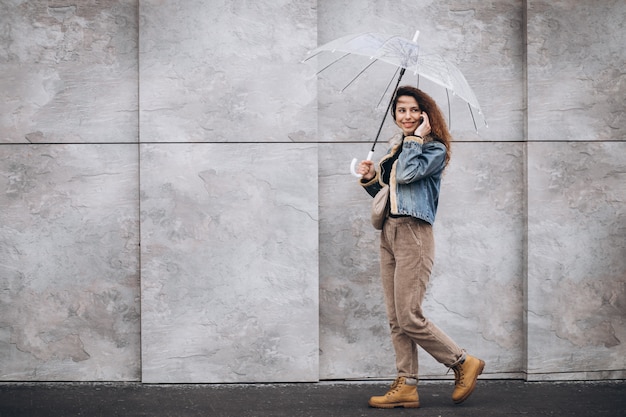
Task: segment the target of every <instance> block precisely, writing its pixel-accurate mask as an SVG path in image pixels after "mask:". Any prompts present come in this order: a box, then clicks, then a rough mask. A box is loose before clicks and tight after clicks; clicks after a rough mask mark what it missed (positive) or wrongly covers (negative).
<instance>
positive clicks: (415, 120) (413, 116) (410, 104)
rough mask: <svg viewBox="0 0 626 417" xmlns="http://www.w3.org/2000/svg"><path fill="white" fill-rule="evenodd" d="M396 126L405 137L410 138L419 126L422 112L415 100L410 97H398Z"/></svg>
mask: <svg viewBox="0 0 626 417" xmlns="http://www.w3.org/2000/svg"><path fill="white" fill-rule="evenodd" d="M395 116H396V124H397V125H398V126H399V127H400V129H402V132H403V133H404V135H405V136H410V135H412V134H413V133H414V132H415V129H417V126H419V125H420V123H421V122H422V121H421V117H422V110H420V107H419V104H417V101H416V100H415V98H413V97H411V96H400V97H398V101H397V104H396V112H395Z"/></svg>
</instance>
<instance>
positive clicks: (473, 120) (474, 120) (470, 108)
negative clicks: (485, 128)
mask: <svg viewBox="0 0 626 417" xmlns="http://www.w3.org/2000/svg"><path fill="white" fill-rule="evenodd" d="M467 108H468V109H469V111H470V114H471V115H472V122H474V130H476V133H478V127H477V126H476V119H474V112H473V111H472V106H471V105H470V104H469V103H467Z"/></svg>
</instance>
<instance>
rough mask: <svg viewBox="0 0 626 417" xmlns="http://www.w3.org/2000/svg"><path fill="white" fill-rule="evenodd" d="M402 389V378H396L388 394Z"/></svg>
mask: <svg viewBox="0 0 626 417" xmlns="http://www.w3.org/2000/svg"><path fill="white" fill-rule="evenodd" d="M399 389H400V378H396V380H395V381H393V384H391V388H389V392H388V393H387V394H393V393H395V392H396V391H398V390H399Z"/></svg>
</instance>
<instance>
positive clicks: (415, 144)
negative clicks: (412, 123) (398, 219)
mask: <svg viewBox="0 0 626 417" xmlns="http://www.w3.org/2000/svg"><path fill="white" fill-rule="evenodd" d="M400 147H402V149H401V150H402V151H401V152H400V155H398V156H397V159H396V160H394V159H395V156H396V154H397V153H398V152H399V151H400ZM445 166H446V147H445V146H444V145H443V143H441V142H439V141H436V140H433V138H432V136H427V137H426V139H425V141H424V144H420V142H419V141H418V138H416V137H415V136H407V137H405V138H404V140H403V142H402V143H400V144H398V145H395V146H393V147H392V148H391V149H390V150H389V151H388V152H387V154H386V155H385V156H384V157H383V158H382V159H381V160H380V162H379V169H378V170H377V171H376V175H375V176H374V178H372V179H371V180H370V181H366V182H364V181H363V180H361V182H360V183H361V185H362V186H363V187H364V188H365V190H366V191H367V192H368V193H369V194H370V195H371V196H372V197H373V196H375V195H376V194H377V193H378V191H380V189H381V188H382V187H383V185H384V184H385V183H384V181H383V179H384V178H386V177H387V175H386V173H387V172H389V203H390V204H389V209H390V214H391V215H400V216H402V215H405V216H412V217H416V218H418V219H421V220H424V221H426V222H428V223H430V224H433V223H434V222H435V215H436V214H437V206H438V204H439V191H440V187H441V177H442V174H443V170H444V168H445ZM389 170H390V171H389Z"/></svg>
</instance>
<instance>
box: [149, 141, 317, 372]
mask: <svg viewBox="0 0 626 417" xmlns="http://www.w3.org/2000/svg"><path fill="white" fill-rule="evenodd" d="M141 152H142V158H141V161H142V165H141V184H142V196H141V230H142V246H141V250H142V255H141V260H142V281H141V290H142V291H141V293H142V316H141V330H142V346H143V348H142V380H143V381H144V382H236V381H248V382H271V381H275V382H280V381H317V380H318V336H317V334H318V297H317V292H318V289H317V286H318V284H317V277H318V263H317V259H318V255H317V253H318V231H317V230H318V218H317V145H314V144H290V145H287V144H250V145H247V146H246V147H245V148H243V147H241V146H238V145H234V144H212V145H203V144H179V145H159V144H153V145H143V146H142V151H141Z"/></svg>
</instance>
